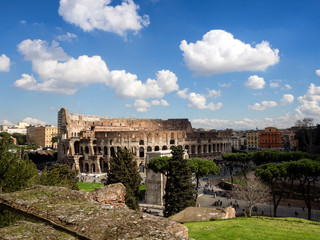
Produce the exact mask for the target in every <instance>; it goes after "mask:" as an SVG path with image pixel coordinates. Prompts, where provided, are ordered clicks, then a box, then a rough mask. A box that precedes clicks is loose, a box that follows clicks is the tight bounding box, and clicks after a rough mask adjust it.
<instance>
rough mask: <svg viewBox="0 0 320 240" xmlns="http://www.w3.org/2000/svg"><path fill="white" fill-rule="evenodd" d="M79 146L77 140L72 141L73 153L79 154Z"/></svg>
mask: <svg viewBox="0 0 320 240" xmlns="http://www.w3.org/2000/svg"><path fill="white" fill-rule="evenodd" d="M79 146H80V143H79V141H75V142H74V153H75V154H79Z"/></svg>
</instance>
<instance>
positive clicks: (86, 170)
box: [84, 163, 89, 173]
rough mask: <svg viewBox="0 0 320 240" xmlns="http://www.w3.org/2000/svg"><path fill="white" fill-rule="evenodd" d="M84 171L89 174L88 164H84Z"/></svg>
mask: <svg viewBox="0 0 320 240" xmlns="http://www.w3.org/2000/svg"><path fill="white" fill-rule="evenodd" d="M84 169H85V172H86V173H87V172H89V164H88V163H85V164H84Z"/></svg>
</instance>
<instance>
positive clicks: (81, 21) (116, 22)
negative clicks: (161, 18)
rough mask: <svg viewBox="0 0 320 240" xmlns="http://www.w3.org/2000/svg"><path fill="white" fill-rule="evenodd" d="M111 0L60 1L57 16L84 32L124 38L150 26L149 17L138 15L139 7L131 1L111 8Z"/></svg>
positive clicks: (128, 0)
mask: <svg viewBox="0 0 320 240" xmlns="http://www.w3.org/2000/svg"><path fill="white" fill-rule="evenodd" d="M111 2H112V1H111V0H60V7H59V14H60V16H62V17H63V19H64V20H65V21H67V22H69V23H72V24H75V25H76V26H78V27H80V28H82V29H83V30H84V31H88V32H89V31H93V30H94V29H98V30H102V31H106V32H113V33H116V34H118V35H120V36H126V34H127V32H128V31H133V32H134V33H137V32H138V31H139V30H141V29H142V28H143V27H146V26H148V25H149V24H150V21H149V16H148V15H143V16H140V15H139V14H138V12H137V11H138V9H139V6H138V5H136V4H135V3H134V2H133V0H123V1H122V3H121V4H120V5H116V6H111V5H110V4H111Z"/></svg>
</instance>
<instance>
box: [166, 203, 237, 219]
mask: <svg viewBox="0 0 320 240" xmlns="http://www.w3.org/2000/svg"><path fill="white" fill-rule="evenodd" d="M235 217H236V210H235V209H234V208H232V207H227V208H196V207H188V208H186V209H184V210H183V211H181V212H179V213H177V214H175V215H173V216H172V217H170V219H171V220H173V221H176V222H180V223H184V222H199V221H212V220H217V219H228V218H235Z"/></svg>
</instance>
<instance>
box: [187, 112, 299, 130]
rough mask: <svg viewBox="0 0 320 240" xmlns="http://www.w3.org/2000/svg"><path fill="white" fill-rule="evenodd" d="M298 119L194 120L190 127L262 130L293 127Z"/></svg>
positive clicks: (291, 116)
mask: <svg viewBox="0 0 320 240" xmlns="http://www.w3.org/2000/svg"><path fill="white" fill-rule="evenodd" d="M298 119H300V118H299V116H298V115H293V114H289V113H288V114H285V115H283V116H280V117H278V118H264V119H249V118H245V119H243V120H223V119H208V118H205V119H194V120H192V121H191V122H192V126H193V127H197V128H206V129H226V128H232V129H234V130H237V129H256V127H258V128H259V129H264V128H265V127H270V126H273V127H277V128H279V129H281V128H288V127H291V126H294V124H295V122H296V121H297V120H298Z"/></svg>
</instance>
